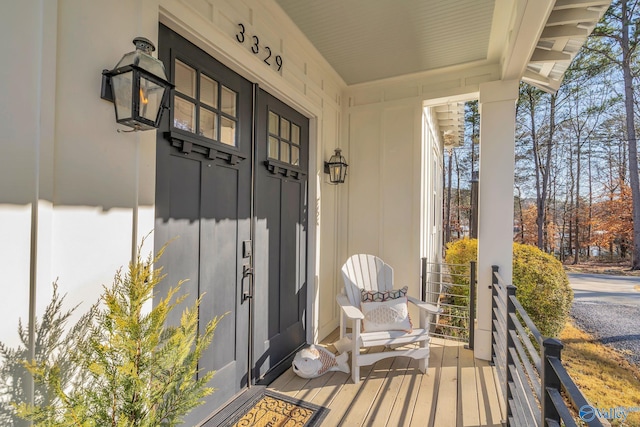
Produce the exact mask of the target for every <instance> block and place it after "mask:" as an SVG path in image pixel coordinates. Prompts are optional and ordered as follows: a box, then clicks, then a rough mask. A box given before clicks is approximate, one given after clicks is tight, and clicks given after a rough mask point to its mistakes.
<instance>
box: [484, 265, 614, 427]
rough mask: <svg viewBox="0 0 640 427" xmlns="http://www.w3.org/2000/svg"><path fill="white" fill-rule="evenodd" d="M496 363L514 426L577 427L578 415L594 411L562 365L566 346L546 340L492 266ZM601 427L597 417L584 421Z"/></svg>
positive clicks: (513, 287) (512, 290)
mask: <svg viewBox="0 0 640 427" xmlns="http://www.w3.org/2000/svg"><path fill="white" fill-rule="evenodd" d="M491 284H492V292H493V298H492V361H493V363H494V365H495V369H496V372H497V375H498V379H499V381H500V385H501V388H502V394H503V396H504V399H505V406H506V410H507V424H508V425H512V426H529V425H531V426H560V425H561V423H563V425H566V426H577V424H576V422H575V420H574V418H573V415H572V413H571V410H570V408H569V406H568V405H567V403H566V401H565V399H564V398H563V393H564V395H565V396H566V397H567V399H568V400H569V402H570V405H571V406H572V407H573V408H574V410H576V411H579V409H580V408H583V407H585V406H589V403H588V402H587V400H586V399H585V397H584V395H583V394H582V392H581V391H580V389H578V387H577V386H576V384H575V383H574V382H573V380H572V379H571V377H570V376H569V374H568V373H567V370H566V369H565V367H564V366H563V365H562V361H561V360H562V359H561V353H562V348H563V345H562V343H561V342H560V341H559V340H558V339H556V338H546V339H545V338H543V337H542V335H541V334H540V332H539V331H538V328H537V327H536V326H535V324H534V323H533V321H532V320H531V318H530V317H529V315H528V314H527V312H526V311H525V310H524V308H523V307H522V305H521V304H520V302H519V301H518V299H517V298H516V287H515V286H513V285H512V284H507V283H506V282H505V281H504V279H503V278H502V277H501V276H500V274H499V272H498V267H496V266H494V267H493V273H492V281H491ZM583 422H584V423H586V424H587V425H589V426H602V425H603V424H602V423H601V422H600V420H599V419H598V418H595V417H594V418H593V420H591V421H588V422H587V421H583Z"/></svg>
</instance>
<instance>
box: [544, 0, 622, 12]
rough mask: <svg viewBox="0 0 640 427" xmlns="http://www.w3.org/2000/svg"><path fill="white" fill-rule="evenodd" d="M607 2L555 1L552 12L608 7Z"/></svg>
mask: <svg viewBox="0 0 640 427" xmlns="http://www.w3.org/2000/svg"><path fill="white" fill-rule="evenodd" d="M609 3H611V2H610V1H609V0H556V5H555V6H554V7H553V10H562V9H575V8H587V7H598V6H607V7H608V6H609Z"/></svg>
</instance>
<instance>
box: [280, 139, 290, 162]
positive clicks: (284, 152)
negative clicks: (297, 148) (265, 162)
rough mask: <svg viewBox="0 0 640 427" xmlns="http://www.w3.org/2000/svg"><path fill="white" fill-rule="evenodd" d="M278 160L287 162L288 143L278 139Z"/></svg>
mask: <svg viewBox="0 0 640 427" xmlns="http://www.w3.org/2000/svg"><path fill="white" fill-rule="evenodd" d="M280 161H283V162H285V163H289V144H287V143H286V142H284V141H280Z"/></svg>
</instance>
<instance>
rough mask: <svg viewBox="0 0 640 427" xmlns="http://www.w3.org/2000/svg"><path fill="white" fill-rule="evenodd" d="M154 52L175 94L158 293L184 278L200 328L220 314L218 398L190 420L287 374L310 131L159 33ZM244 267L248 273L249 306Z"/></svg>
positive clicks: (213, 358)
mask: <svg viewBox="0 0 640 427" xmlns="http://www.w3.org/2000/svg"><path fill="white" fill-rule="evenodd" d="M159 45H160V49H159V57H160V59H161V60H162V61H163V62H164V63H165V67H166V68H167V73H168V75H169V78H170V80H172V81H174V82H176V88H175V90H174V91H173V93H172V108H171V111H170V114H165V115H164V117H163V122H162V125H161V128H160V129H159V130H158V138H157V151H156V153H157V154H156V229H155V242H156V250H157V249H159V247H161V246H162V245H163V244H164V243H166V242H168V241H169V240H172V239H174V240H172V241H171V243H170V244H169V246H168V248H167V250H166V252H165V255H164V256H163V258H162V260H161V262H160V266H161V267H164V270H165V271H164V272H165V273H166V274H167V278H166V279H165V280H164V281H163V282H162V284H161V286H160V288H159V289H158V293H159V294H160V295H162V294H165V293H166V291H167V290H168V289H169V287H171V286H173V285H175V283H176V282H177V281H179V280H183V279H188V282H186V283H185V284H184V285H183V290H182V293H183V294H184V293H187V294H188V298H187V301H186V302H187V303H188V304H193V302H194V301H195V300H196V298H197V297H198V296H200V295H203V297H202V303H201V306H200V312H199V321H200V328H201V329H202V328H204V327H205V325H206V324H207V322H209V321H210V320H211V319H212V318H214V317H215V316H222V315H224V318H223V319H222V320H221V321H220V323H219V324H218V328H217V329H216V331H215V335H214V339H213V342H212V344H211V346H210V347H209V348H208V349H207V351H206V352H205V354H204V355H203V357H202V358H201V360H200V362H199V368H200V369H202V371H203V372H208V371H211V370H215V371H216V374H215V375H214V377H213V379H212V381H211V383H210V386H212V387H214V388H215V389H216V391H215V392H214V393H213V394H212V395H211V396H209V397H208V398H207V401H206V404H205V405H202V406H199V407H197V408H196V409H195V410H194V411H193V412H192V413H191V414H190V415H189V417H188V418H187V420H186V423H187V424H188V425H192V424H197V423H198V422H199V421H202V420H205V419H207V418H208V415H209V414H211V413H212V412H215V411H216V410H217V409H219V408H220V407H221V406H222V405H224V404H225V403H226V402H228V401H229V400H230V399H232V398H233V397H234V396H236V395H238V394H239V393H240V392H241V391H243V390H244V389H245V388H246V387H248V386H250V383H256V382H259V381H260V380H263V381H268V380H269V379H270V378H272V377H273V376H274V375H277V374H278V373H279V372H281V371H282V370H284V369H286V368H288V366H289V365H288V364H287V363H285V362H286V361H287V360H288V358H290V357H292V356H293V354H294V353H295V351H296V350H298V349H299V348H300V347H301V346H302V345H303V344H304V343H305V341H306V333H305V316H306V303H307V284H306V274H307V270H306V257H307V252H306V248H307V237H306V236H307V234H306V227H307V175H306V173H307V170H308V169H307V164H308V133H309V124H308V119H307V118H306V117H304V116H302V115H301V114H299V113H298V112H296V111H295V110H293V109H291V108H290V107H288V106H287V105H285V104H284V103H282V102H280V101H279V100H277V99H276V98H274V97H272V96H271V95H269V94H268V93H266V92H264V91H257V94H256V95H255V96H256V99H255V100H254V98H253V97H254V89H253V86H252V84H251V83H250V82H248V81H247V80H245V79H243V78H242V77H240V76H239V75H237V74H235V73H234V72H232V71H231V70H229V69H228V68H226V67H224V66H223V65H222V64H220V63H219V62H217V61H216V60H215V59H213V58H211V57H210V56H208V55H207V54H206V53H205V52H203V51H201V50H200V49H198V48H197V47H196V46H194V45H192V44H191V43H189V42H188V41H186V40H185V39H183V38H181V37H180V36H178V35H177V34H175V33H173V32H172V31H170V30H169V29H167V28H166V27H164V26H161V27H160V35H159ZM216 97H217V98H216ZM254 102H255V103H256V109H255V117H254V113H253V112H254V108H253V107H254ZM254 123H255V127H254ZM253 129H255V135H254V136H255V141H254V142H252V132H254V130H253ZM252 165H253V169H254V172H253V173H252ZM252 193H253V199H252ZM252 210H253V216H252V215H251V213H252ZM248 240H252V241H253V247H252V249H253V250H252V255H248V256H247V257H245V256H244V255H245V254H244V253H243V242H244V241H248ZM245 266H248V267H251V266H253V267H254V270H253V271H254V274H253V278H254V280H255V283H254V286H253V289H254V292H253V298H252V299H248V300H244V299H243V291H246V290H250V289H252V286H251V285H252V283H251V277H250V276H248V277H245V275H244V274H243V273H244V267H245ZM180 311H181V310H176V312H175V313H173V314H172V318H171V319H170V322H171V323H174V324H175V323H177V322H178V321H179V316H180ZM250 316H253V317H252V318H250ZM250 349H252V350H253V351H252V352H251V353H250ZM250 367H251V369H252V372H251V373H252V379H250V378H251V377H250V375H249V369H250Z"/></svg>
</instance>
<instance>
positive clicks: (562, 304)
mask: <svg viewBox="0 0 640 427" xmlns="http://www.w3.org/2000/svg"><path fill="white" fill-rule="evenodd" d="M477 254H478V242H477V240H476V239H462V240H458V241H455V242H452V243H450V244H449V245H448V246H447V251H446V255H445V260H446V262H447V263H452V264H468V263H469V262H470V261H475V260H477ZM454 268H462V267H456V266H454V267H452V269H454ZM465 268H466V267H465ZM456 277H460V279H461V280H463V281H466V283H468V279H467V278H465V277H464V276H456ZM513 285H514V286H516V287H517V288H518V289H517V291H516V297H517V298H518V301H520V304H522V307H523V308H524V309H525V310H526V312H527V314H528V315H529V317H531V319H532V320H533V323H535V325H536V327H537V328H538V330H539V331H540V333H541V334H542V335H544V336H547V337H555V336H558V335H559V334H560V331H561V330H562V328H563V327H564V324H565V322H566V320H567V316H568V315H569V310H570V309H571V302H572V301H573V291H572V289H571V286H570V285H569V279H568V278H567V275H566V273H565V272H564V269H563V268H562V264H561V263H560V261H558V260H557V259H555V258H554V257H553V256H552V255H550V254H547V253H545V252H543V251H541V250H540V249H538V248H537V247H535V246H531V245H523V244H520V243H514V244H513Z"/></svg>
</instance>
